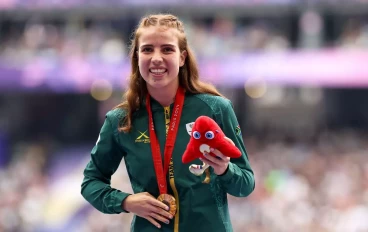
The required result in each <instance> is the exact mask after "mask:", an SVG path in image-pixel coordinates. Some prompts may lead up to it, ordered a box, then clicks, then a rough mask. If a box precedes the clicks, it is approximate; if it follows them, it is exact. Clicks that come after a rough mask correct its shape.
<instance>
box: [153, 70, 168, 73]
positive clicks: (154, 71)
mask: <svg viewBox="0 0 368 232" xmlns="http://www.w3.org/2000/svg"><path fill="white" fill-rule="evenodd" d="M151 72H153V73H164V72H165V69H151Z"/></svg>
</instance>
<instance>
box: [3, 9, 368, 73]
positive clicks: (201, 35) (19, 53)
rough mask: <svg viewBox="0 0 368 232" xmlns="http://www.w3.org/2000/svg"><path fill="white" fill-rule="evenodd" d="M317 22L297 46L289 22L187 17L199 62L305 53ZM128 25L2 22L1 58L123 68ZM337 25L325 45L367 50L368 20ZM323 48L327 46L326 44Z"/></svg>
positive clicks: (304, 29) (308, 23) (310, 19)
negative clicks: (227, 56) (260, 53)
mask: <svg viewBox="0 0 368 232" xmlns="http://www.w3.org/2000/svg"><path fill="white" fill-rule="evenodd" d="M303 19H304V20H303ZM318 20H322V19H321V16H319V15H317V14H306V15H305V17H302V18H301V22H300V24H301V28H300V30H301V31H300V33H299V34H300V35H299V38H298V40H299V42H296V43H295V45H294V44H293V42H292V41H291V37H292V36H294V37H295V35H298V32H296V31H293V29H292V28H291V24H290V21H288V19H287V18H279V19H278V18H276V19H264V20H262V19H255V20H249V19H248V20H247V19H233V18H231V17H230V18H229V17H214V18H212V19H210V20H205V19H187V18H183V21H184V23H185V25H186V32H187V35H188V39H189V44H190V46H191V47H192V48H193V50H194V52H195V54H196V55H197V57H199V58H202V57H206V58H213V57H222V56H224V54H233V55H234V56H236V55H242V54H244V53H247V52H248V53H249V52H254V51H263V52H264V51H284V50H286V49H290V48H292V47H295V46H296V47H300V46H301V48H303V42H302V41H303V38H304V37H308V33H309V34H310V33H312V34H314V35H315V36H316V37H318V36H317V35H316V34H323V31H322V29H323V25H322V26H320V27H318V28H315V27H316V24H315V23H317V22H319V21H318ZM304 21H305V23H303V22H304ZM129 22H130V21H129V20H127V21H126V20H123V19H122V20H103V21H102V20H101V21H98V20H97V21H88V22H87V21H84V20H79V19H74V20H73V19H70V20H69V21H67V22H63V23H55V22H54V23H53V22H47V21H42V20H37V19H31V20H29V21H27V22H24V23H9V22H8V23H9V24H5V23H3V25H1V23H0V25H1V26H0V31H1V32H2V33H1V36H0V58H1V60H2V61H3V62H4V60H5V61H8V62H11V63H12V64H13V65H24V64H27V63H30V62H32V63H37V62H38V63H43V64H44V65H45V66H53V65H55V64H57V63H62V62H69V63H70V62H72V61H73V62H79V65H80V66H83V63H88V62H89V63H91V62H95V61H97V62H100V63H105V64H120V63H121V62H124V61H125V60H126V59H127V57H128V52H129V47H128V46H129V42H130V41H129V38H130V36H131V32H132V30H133V29H134V24H130V23H129ZM131 22H135V21H134V20H131ZM321 23H322V24H323V22H321ZM335 26H336V27H337V28H342V29H341V30H340V29H338V31H339V32H338V33H336V35H333V36H335V39H334V41H333V42H332V43H331V42H326V44H332V45H333V46H338V47H355V48H368V20H364V19H347V20H343V21H342V22H341V25H340V24H339V25H335ZM315 30H319V31H317V32H316V31H315ZM303 36H304V37H303ZM319 43H320V44H321V46H323V43H324V42H323V41H321V42H319Z"/></svg>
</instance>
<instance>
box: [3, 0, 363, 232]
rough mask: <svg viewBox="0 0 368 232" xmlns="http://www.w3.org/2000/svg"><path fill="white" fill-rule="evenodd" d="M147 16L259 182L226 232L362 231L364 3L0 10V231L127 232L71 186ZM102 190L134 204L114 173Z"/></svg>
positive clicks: (226, 2)
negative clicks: (235, 132) (202, 87)
mask: <svg viewBox="0 0 368 232" xmlns="http://www.w3.org/2000/svg"><path fill="white" fill-rule="evenodd" d="M157 12H169V13H174V14H177V15H179V16H180V17H181V19H182V20H183V21H184V22H185V23H186V25H187V27H186V30H187V33H188V39H189V43H190V45H191V46H192V48H193V49H194V51H195V53H196V56H197V59H198V62H199V64H200V68H201V76H202V77H203V79H205V80H209V81H211V82H213V83H214V84H216V85H217V86H218V87H219V89H220V90H221V91H223V93H224V94H225V95H226V96H227V97H228V98H230V99H231V100H232V101H233V103H234V107H235V111H236V113H237V115H238V119H239V123H240V125H241V127H242V131H243V136H244V141H245V144H246V147H247V150H248V153H249V157H250V161H251V164H252V166H253V168H254V171H255V176H256V190H255V192H254V193H253V194H252V195H251V196H250V197H249V198H247V199H238V198H233V197H231V196H230V210H231V215H232V217H231V218H232V222H233V225H234V230H235V231H236V232H243V231H248V232H269V231H270V232H273V231H275V232H288V231H293V232H295V231H302V232H304V231H316V232H327V231H336V232H350V231H351V232H363V231H368V220H367V219H368V162H367V161H368V133H367V132H368V1H367V0H345V1H342V0H341V1H338V0H308V1H307V0H304V1H303V0H242V1H240V0H238V1H236V0H222V1H210V0H196V1H194V0H193V1H192V0H186V1H184V0H175V1H169V0H156V1H148V0H105V1H91V0H89V1H87V0H63V1H61V0H0V231H11V232H18V231H26V232H28V231H29V232H31V231H32V232H33V231H37V232H45V231H95V232H100V231H101V232H102V231H103V232H105V231H109V232H110V231H111V232H113V231H129V226H130V220H131V215H129V214H123V215H103V214H101V213H99V212H98V211H96V210H95V209H93V208H92V207H91V206H90V205H89V204H87V202H86V201H84V199H82V197H81V195H80V193H79V192H80V184H81V181H82V170H83V168H84V166H85V165H86V163H87V161H88V159H89V152H90V150H91V149H92V147H93V146H94V144H95V141H96V140H97V137H98V133H99V129H100V127H101V125H102V122H103V119H104V115H105V113H106V112H107V111H108V110H109V109H111V108H112V107H113V106H114V105H115V104H117V103H118V102H119V101H120V100H121V96H122V94H121V93H122V90H124V87H125V85H126V77H127V74H128V72H129V68H130V67H129V59H128V57H127V51H128V43H129V39H130V35H131V32H132V30H133V29H134V26H135V25H136V23H137V20H138V19H139V18H140V17H141V16H143V15H144V14H148V13H157ZM113 186H114V187H117V188H119V189H121V190H124V191H128V192H130V191H131V188H130V184H129V182H128V178H127V175H126V171H125V166H124V164H123V163H122V164H121V165H120V168H119V170H118V173H117V174H116V175H115V176H114V178H113Z"/></svg>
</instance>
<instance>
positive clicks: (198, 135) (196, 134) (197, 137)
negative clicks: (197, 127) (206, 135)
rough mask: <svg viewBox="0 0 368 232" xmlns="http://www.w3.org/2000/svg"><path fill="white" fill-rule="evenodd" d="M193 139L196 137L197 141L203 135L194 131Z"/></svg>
mask: <svg viewBox="0 0 368 232" xmlns="http://www.w3.org/2000/svg"><path fill="white" fill-rule="evenodd" d="M193 137H194V138H195V139H199V138H200V137H201V133H199V132H198V131H194V132H193Z"/></svg>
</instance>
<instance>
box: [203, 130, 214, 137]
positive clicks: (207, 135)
mask: <svg viewBox="0 0 368 232" xmlns="http://www.w3.org/2000/svg"><path fill="white" fill-rule="evenodd" d="M205 136H206V139H213V138H214V137H215V134H214V133H213V132H212V131H207V132H206V135H205Z"/></svg>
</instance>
